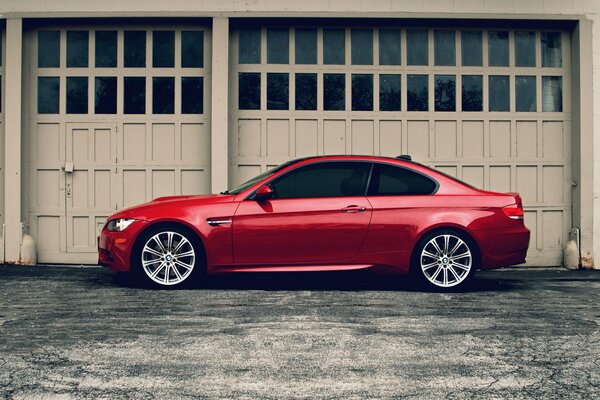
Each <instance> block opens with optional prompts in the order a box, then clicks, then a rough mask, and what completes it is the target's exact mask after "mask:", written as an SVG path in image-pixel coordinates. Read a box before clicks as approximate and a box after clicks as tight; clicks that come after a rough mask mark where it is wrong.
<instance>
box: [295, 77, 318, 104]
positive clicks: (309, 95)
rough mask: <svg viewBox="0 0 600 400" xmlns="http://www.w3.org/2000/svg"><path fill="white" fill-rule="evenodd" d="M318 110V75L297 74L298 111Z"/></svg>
mask: <svg viewBox="0 0 600 400" xmlns="http://www.w3.org/2000/svg"><path fill="white" fill-rule="evenodd" d="M316 109H317V74H296V110H299V111H302V110H316Z"/></svg>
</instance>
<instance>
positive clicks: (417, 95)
mask: <svg viewBox="0 0 600 400" xmlns="http://www.w3.org/2000/svg"><path fill="white" fill-rule="evenodd" d="M406 97H407V99H406V102H407V108H408V111H427V110H428V109H429V82H428V77H427V75H408V79H407V88H406Z"/></svg>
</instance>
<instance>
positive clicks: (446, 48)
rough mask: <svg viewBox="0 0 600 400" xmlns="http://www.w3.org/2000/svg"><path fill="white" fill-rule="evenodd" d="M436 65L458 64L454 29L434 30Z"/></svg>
mask: <svg viewBox="0 0 600 400" xmlns="http://www.w3.org/2000/svg"><path fill="white" fill-rule="evenodd" d="M434 39H435V43H434V46H433V48H434V50H435V65H444V66H450V65H455V64H456V42H455V39H454V31H434Z"/></svg>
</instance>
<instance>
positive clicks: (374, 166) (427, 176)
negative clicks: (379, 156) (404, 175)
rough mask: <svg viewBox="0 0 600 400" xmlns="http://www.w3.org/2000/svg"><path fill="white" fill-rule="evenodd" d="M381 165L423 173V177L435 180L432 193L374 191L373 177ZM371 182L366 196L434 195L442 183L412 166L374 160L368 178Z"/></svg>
mask: <svg viewBox="0 0 600 400" xmlns="http://www.w3.org/2000/svg"><path fill="white" fill-rule="evenodd" d="M380 165H385V166H390V167H392V168H399V169H403V170H405V171H408V172H411V173H414V174H417V175H421V176H422V177H423V178H425V179H427V180H429V181H431V182H433V184H434V188H433V190H432V191H431V193H424V194H414V193H408V194H402V193H398V194H377V193H374V190H375V187H374V185H375V181H374V180H373V179H372V178H373V174H374V173H375V168H377V167H378V166H380ZM368 182H369V184H368V185H367V192H366V193H365V196H367V197H406V196H432V195H434V194H436V193H437V191H438V190H439V188H440V183H439V182H438V181H437V180H435V179H433V178H432V177H430V176H429V175H427V174H425V173H423V172H421V171H417V170H414V169H412V168H407V167H405V166H403V165H398V164H391V163H386V162H373V166H372V167H371V173H370V175H369V180H368Z"/></svg>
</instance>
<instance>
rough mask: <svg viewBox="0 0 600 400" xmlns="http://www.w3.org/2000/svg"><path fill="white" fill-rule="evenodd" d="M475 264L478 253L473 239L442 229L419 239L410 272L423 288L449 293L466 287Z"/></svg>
mask: <svg viewBox="0 0 600 400" xmlns="http://www.w3.org/2000/svg"><path fill="white" fill-rule="evenodd" d="M436 244H437V246H436ZM478 263H479V250H478V248H477V245H476V244H475V243H474V242H473V240H472V239H471V238H470V237H468V236H467V235H465V234H464V233H462V232H460V231H457V230H453V229H444V230H438V231H434V232H431V233H429V234H427V235H425V236H424V237H423V238H422V239H421V240H419V242H418V243H417V245H416V247H415V251H414V252H413V257H412V263H411V273H412V275H413V277H414V278H415V279H416V281H417V283H418V284H419V285H420V286H421V287H423V288H426V289H428V290H435V291H440V292H452V291H457V290H464V289H466V288H468V287H469V286H470V284H471V282H472V280H473V276H474V275H475V270H476V269H477V267H478Z"/></svg>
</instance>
